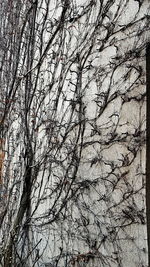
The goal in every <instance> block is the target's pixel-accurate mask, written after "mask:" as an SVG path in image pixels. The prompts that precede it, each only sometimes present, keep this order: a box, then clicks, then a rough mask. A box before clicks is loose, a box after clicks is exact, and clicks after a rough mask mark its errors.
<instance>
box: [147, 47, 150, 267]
mask: <svg viewBox="0 0 150 267" xmlns="http://www.w3.org/2000/svg"><path fill="white" fill-rule="evenodd" d="M146 94H147V108H146V109H147V110H146V121H147V125H146V126H147V131H146V213H147V238H148V266H150V43H148V44H147V47H146Z"/></svg>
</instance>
